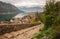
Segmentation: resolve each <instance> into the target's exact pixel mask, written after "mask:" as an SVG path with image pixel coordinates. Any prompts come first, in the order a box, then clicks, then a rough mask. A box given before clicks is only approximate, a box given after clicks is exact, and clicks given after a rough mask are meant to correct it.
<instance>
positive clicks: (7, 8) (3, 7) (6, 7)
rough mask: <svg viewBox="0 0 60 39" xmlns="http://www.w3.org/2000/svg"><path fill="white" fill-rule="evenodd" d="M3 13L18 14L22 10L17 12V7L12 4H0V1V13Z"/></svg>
mask: <svg viewBox="0 0 60 39" xmlns="http://www.w3.org/2000/svg"><path fill="white" fill-rule="evenodd" d="M1 12H3V13H5V12H15V13H20V12H23V11H22V10H19V9H18V8H17V7H15V6H14V5H12V4H9V3H5V2H1V1H0V13H1Z"/></svg>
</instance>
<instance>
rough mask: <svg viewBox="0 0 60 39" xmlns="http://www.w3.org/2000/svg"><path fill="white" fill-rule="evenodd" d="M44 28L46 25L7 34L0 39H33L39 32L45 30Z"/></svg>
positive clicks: (0, 36)
mask: <svg viewBox="0 0 60 39" xmlns="http://www.w3.org/2000/svg"><path fill="white" fill-rule="evenodd" d="M43 27H44V24H39V25H36V26H33V27H29V28H26V29H22V30H18V31H13V32H10V33H5V34H4V35H0V39H31V38H32V37H33V36H35V35H36V34H37V33H39V30H40V29H43Z"/></svg>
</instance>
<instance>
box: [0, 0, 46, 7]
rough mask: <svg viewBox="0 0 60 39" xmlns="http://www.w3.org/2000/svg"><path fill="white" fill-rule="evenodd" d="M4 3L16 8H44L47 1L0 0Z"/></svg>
mask: <svg viewBox="0 0 60 39" xmlns="http://www.w3.org/2000/svg"><path fill="white" fill-rule="evenodd" d="M0 1H3V2H8V3H11V4H13V5H15V6H18V7H19V6H28V7H30V6H41V7H42V6H44V5H45V3H46V1H45V0H0Z"/></svg>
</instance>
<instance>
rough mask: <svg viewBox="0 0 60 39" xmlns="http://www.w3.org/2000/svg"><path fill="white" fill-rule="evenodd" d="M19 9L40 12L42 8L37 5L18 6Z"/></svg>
mask: <svg viewBox="0 0 60 39" xmlns="http://www.w3.org/2000/svg"><path fill="white" fill-rule="evenodd" d="M19 9H21V10H24V11H26V12H36V11H39V12H42V11H43V8H41V7H39V6H34V7H19Z"/></svg>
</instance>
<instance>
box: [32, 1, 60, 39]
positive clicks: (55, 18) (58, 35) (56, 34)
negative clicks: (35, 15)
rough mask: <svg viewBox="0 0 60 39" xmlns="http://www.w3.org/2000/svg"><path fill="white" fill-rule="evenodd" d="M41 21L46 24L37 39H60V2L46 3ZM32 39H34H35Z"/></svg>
mask: <svg viewBox="0 0 60 39" xmlns="http://www.w3.org/2000/svg"><path fill="white" fill-rule="evenodd" d="M40 20H41V22H43V23H44V24H45V27H44V29H43V30H40V33H39V34H38V35H37V36H35V37H34V38H36V39H60V1H59V2H56V1H55V0H50V1H48V2H47V3H46V5H45V8H44V12H43V13H42V14H40ZM34 38H32V39H34Z"/></svg>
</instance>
